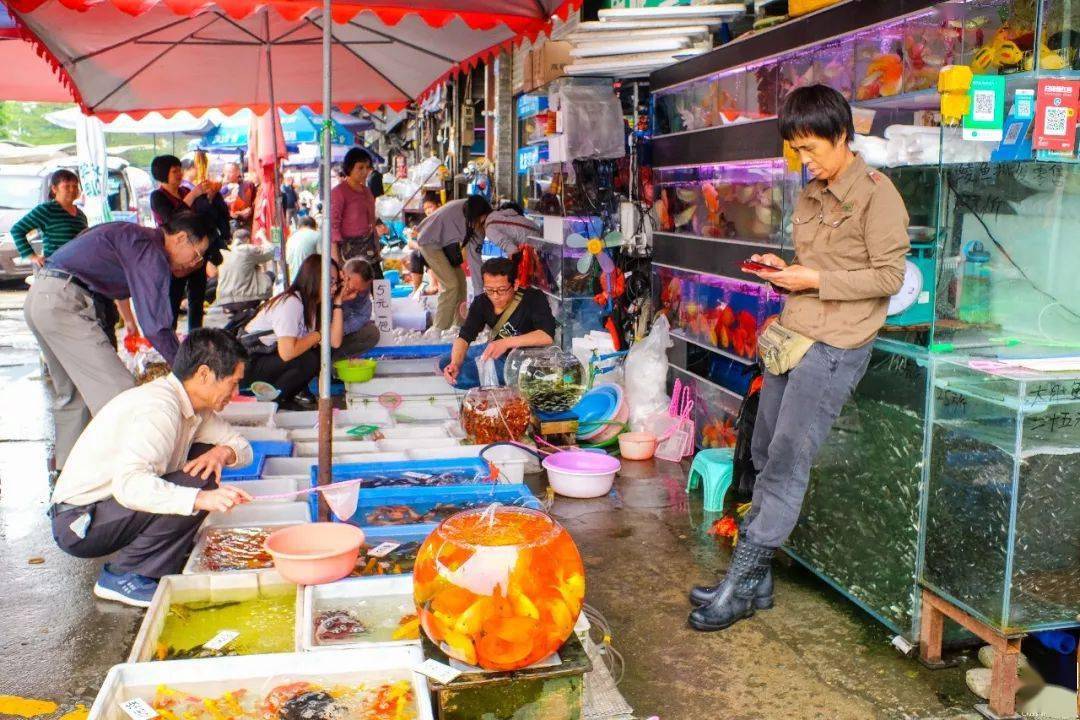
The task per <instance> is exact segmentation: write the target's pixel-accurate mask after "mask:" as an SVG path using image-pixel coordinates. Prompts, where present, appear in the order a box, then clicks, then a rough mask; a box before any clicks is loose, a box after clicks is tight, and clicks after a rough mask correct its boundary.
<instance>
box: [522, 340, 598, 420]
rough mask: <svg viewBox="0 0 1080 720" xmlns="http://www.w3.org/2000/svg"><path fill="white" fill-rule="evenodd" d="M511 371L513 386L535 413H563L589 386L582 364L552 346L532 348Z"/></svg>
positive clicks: (576, 401) (570, 355)
mask: <svg viewBox="0 0 1080 720" xmlns="http://www.w3.org/2000/svg"><path fill="white" fill-rule="evenodd" d="M507 362H509V360H508V361H507ZM514 370H515V372H514V384H513V386H514V387H516V388H517V389H518V391H519V392H520V393H521V395H522V396H523V397H524V398H525V399H526V400H527V401H528V402H529V405H531V406H532V408H533V410H535V411H537V412H544V413H560V412H565V411H567V410H569V409H570V408H572V407H574V406H575V405H577V403H578V400H580V399H581V396H582V395H584V394H585V391H586V390H587V389H588V384H589V383H588V374H587V372H586V370H585V366H584V365H582V364H581V361H580V360H578V359H577V357H575V356H574V355H573V354H571V353H568V352H566V351H564V350H562V349H560V348H558V347H555V346H554V345H551V346H548V347H545V348H532V349H531V352H529V353H526V354H524V355H523V356H522V357H521V359H520V364H519V365H518V366H517V367H516V368H515V369H514ZM507 384H510V377H509V376H507Z"/></svg>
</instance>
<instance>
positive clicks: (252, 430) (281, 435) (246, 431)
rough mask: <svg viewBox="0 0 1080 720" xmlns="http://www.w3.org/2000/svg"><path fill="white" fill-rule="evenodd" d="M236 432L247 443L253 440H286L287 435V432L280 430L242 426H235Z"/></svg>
mask: <svg viewBox="0 0 1080 720" xmlns="http://www.w3.org/2000/svg"><path fill="white" fill-rule="evenodd" d="M234 427H235V428H236V432H238V433H240V435H241V436H242V437H244V438H246V439H247V440H248V441H249V442H250V441H254V440H288V439H289V433H288V431H287V430H282V429H281V428H272V427H261V426H259V427H257V426H250V427H245V426H243V425H236V426H234Z"/></svg>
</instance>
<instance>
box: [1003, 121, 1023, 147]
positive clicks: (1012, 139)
mask: <svg viewBox="0 0 1080 720" xmlns="http://www.w3.org/2000/svg"><path fill="white" fill-rule="evenodd" d="M1022 127H1024V126H1023V125H1022V124H1021V123H1013V124H1012V125H1009V129H1008V131H1006V133H1005V140H1004V141H1003V143H1002V144H1004V145H1015V144H1016V139H1017V138H1018V137H1020V128H1022Z"/></svg>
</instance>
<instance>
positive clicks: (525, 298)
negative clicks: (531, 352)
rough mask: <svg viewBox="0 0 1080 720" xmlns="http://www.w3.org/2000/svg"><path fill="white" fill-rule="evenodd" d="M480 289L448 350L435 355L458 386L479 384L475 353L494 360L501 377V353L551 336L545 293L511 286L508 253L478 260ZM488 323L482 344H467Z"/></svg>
mask: <svg viewBox="0 0 1080 720" xmlns="http://www.w3.org/2000/svg"><path fill="white" fill-rule="evenodd" d="M481 274H482V276H483V279H484V294H483V295H479V296H477V298H476V299H475V300H473V302H472V305H470V306H469V314H468V315H467V316H466V318H465V322H464V323H462V325H461V331H460V332H459V333H458V337H457V340H455V341H454V347H453V349H452V350H451V351H450V354H449V355H446V356H444V357H443V358H442V359H441V360H440V361H439V369H440V370H442V372H443V377H445V378H446V381H447V382H449V383H450V384H451V385H454V386H455V387H457V388H458V389H461V390H466V389H468V388H474V387H477V386H478V385H479V384H480V376H479V371H478V370H477V367H476V359H477V358H481V359H483V360H488V359H491V360H494V361H495V367H496V370H497V371H498V373H499V382H504V380H503V365H504V364H505V362H506V359H505V355H506V353H507V352H509V351H510V350H513V349H514V348H519V347H544V346H545V345H551V344H552V343H553V342H555V326H556V322H555V317H554V316H553V315H552V314H551V306H550V305H548V300H547V297H546V296H545V295H544V293H542V292H540V291H539V290H537V289H535V288H525V289H522V290H518V291H517V292H515V291H514V263H513V262H512V261H510V260H509V259H507V258H492V259H491V260H488V261H487V262H485V263H484V264H483V266H482V267H481ZM485 327H488V328H491V340H490V341H489V342H488V343H487V345H478V346H476V347H473V348H470V347H469V345H471V344H472V342H473V341H474V340H476V337H477V336H478V335H479V334H480V331H481V330H483V329H484V328H485Z"/></svg>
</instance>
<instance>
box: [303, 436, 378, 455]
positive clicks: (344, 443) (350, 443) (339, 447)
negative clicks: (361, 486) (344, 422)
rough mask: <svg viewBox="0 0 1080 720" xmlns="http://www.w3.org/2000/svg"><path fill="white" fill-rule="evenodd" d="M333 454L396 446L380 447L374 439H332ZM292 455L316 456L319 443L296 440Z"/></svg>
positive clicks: (373, 450)
mask: <svg viewBox="0 0 1080 720" xmlns="http://www.w3.org/2000/svg"><path fill="white" fill-rule="evenodd" d="M331 447H332V448H333V451H334V456H335V457H336V456H337V455H346V454H348V455H355V454H357V453H371V452H379V451H380V450H397V448H382V447H379V444H378V443H376V442H375V441H374V440H354V439H349V440H334V441H333V443H331ZM293 455H295V456H296V457H318V456H319V443H317V442H298V443H296V444H295V445H294V446H293Z"/></svg>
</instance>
